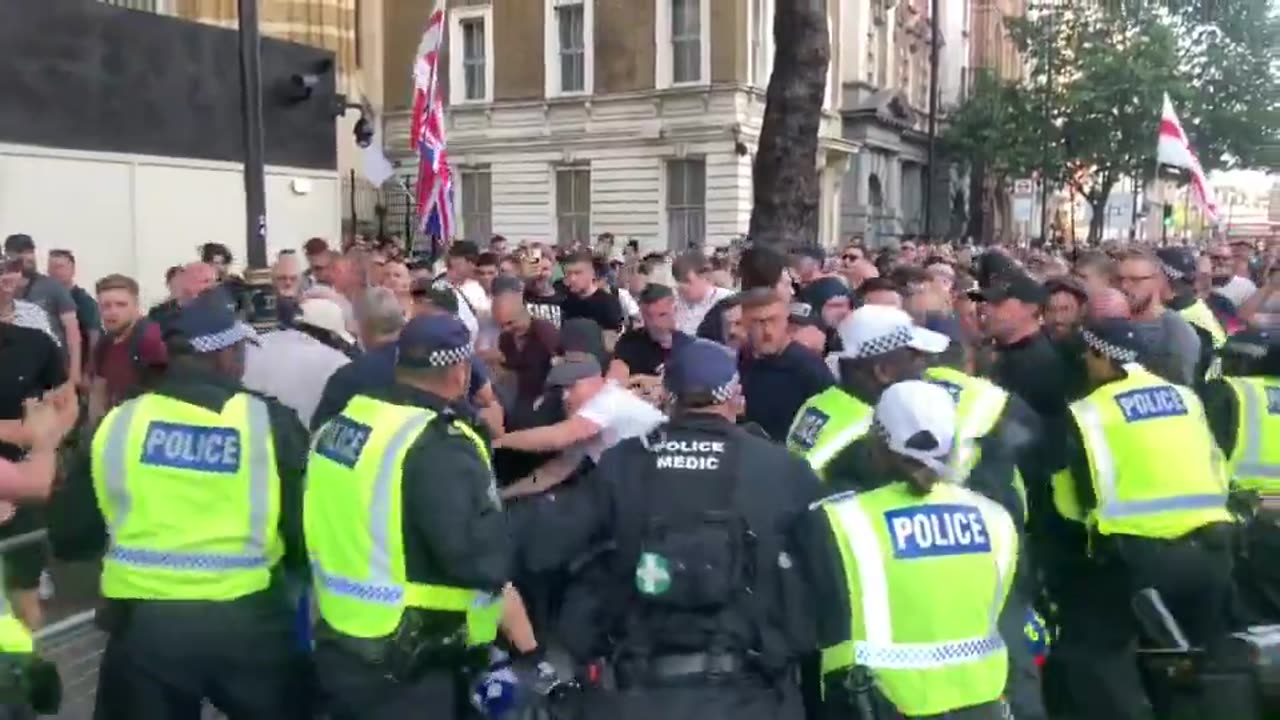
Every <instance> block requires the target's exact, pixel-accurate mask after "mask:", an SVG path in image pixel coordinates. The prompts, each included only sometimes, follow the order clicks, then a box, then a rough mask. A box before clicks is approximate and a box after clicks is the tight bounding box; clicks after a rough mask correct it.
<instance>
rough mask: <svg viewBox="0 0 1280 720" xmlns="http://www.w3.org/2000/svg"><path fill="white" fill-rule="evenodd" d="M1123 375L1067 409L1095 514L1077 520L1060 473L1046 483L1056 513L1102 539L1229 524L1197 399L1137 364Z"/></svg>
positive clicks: (1169, 534)
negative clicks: (1088, 527)
mask: <svg viewBox="0 0 1280 720" xmlns="http://www.w3.org/2000/svg"><path fill="white" fill-rule="evenodd" d="M1128 372H1129V375H1128V377H1125V378H1123V379H1120V380H1116V381H1114V382H1110V383H1107V384H1106V385H1103V386H1102V387H1100V388H1098V389H1097V390H1095V391H1094V392H1093V393H1092V394H1091V395H1089V397H1087V398H1085V399H1083V400H1079V401H1076V402H1074V403H1072V404H1071V415H1072V416H1073V417H1074V418H1075V421H1076V424H1077V426H1079V428H1080V437H1081V439H1082V441H1083V442H1084V450H1085V454H1086V455H1087V457H1088V460H1089V475H1090V476H1091V481H1092V483H1093V488H1094V494H1095V495H1096V497H1097V507H1095V508H1094V509H1093V510H1092V512H1090V514H1089V516H1088V517H1087V518H1086V517H1084V513H1083V511H1082V509H1081V508H1080V505H1079V502H1078V498H1077V496H1076V490H1075V486H1074V485H1073V484H1072V478H1071V474H1070V470H1069V469H1067V470H1063V471H1062V472H1060V473H1058V474H1057V475H1056V476H1054V478H1053V494H1054V504H1055V505H1056V506H1057V507H1058V511H1059V512H1060V513H1062V514H1063V516H1065V517H1067V518H1070V519H1073V520H1079V521H1087V522H1089V523H1090V524H1092V525H1094V526H1096V528H1097V530H1098V532H1099V533H1100V534H1103V535H1113V534H1122V535H1136V536H1139V537H1148V538H1166V539H1168V538H1176V537H1181V536H1182V535H1185V534H1186V533H1188V532H1191V531H1192V530H1195V529H1196V528H1199V527H1203V526H1204V525H1207V524H1209V523H1213V522H1219V521H1229V520H1230V519H1231V516H1230V514H1228V512H1227V509H1226V502H1227V475H1226V467H1225V463H1224V462H1223V458H1222V453H1221V451H1219V450H1218V446H1217V444H1216V443H1215V442H1214V440H1213V436H1212V435H1211V434H1210V432H1209V426H1208V423H1207V421H1206V419H1205V414H1204V407H1203V406H1202V405H1201V404H1200V400H1199V398H1197V397H1196V395H1195V393H1194V392H1192V391H1191V390H1190V389H1189V388H1185V387H1182V386H1180V385H1173V384H1170V383H1168V382H1166V381H1165V380H1164V379H1162V378H1160V377H1157V376H1155V375H1153V374H1151V373H1150V372H1148V371H1147V370H1146V369H1144V368H1143V367H1141V366H1140V365H1136V364H1135V365H1130V366H1129V368H1128Z"/></svg>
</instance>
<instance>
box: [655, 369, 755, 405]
mask: <svg viewBox="0 0 1280 720" xmlns="http://www.w3.org/2000/svg"><path fill="white" fill-rule="evenodd" d="M741 389H742V383H741V382H739V380H738V374H737V373H734V374H733V377H731V378H729V380H728V382H726V383H724V384H723V385H720V386H718V387H714V388H710V389H709V390H708V391H707V392H708V394H709V395H710V396H711V402H712V403H713V404H715V405H720V404H722V403H727V402H729V401H730V400H732V399H733V397H734V396H735V395H737V394H738V393H739V392H740V391H741ZM702 391H703V388H698V389H697V390H694V391H691V392H690V393H688V394H691V395H692V394H694V393H697V392H702ZM671 397H672V398H674V399H676V400H679V399H680V393H677V392H674V391H672V392H671Z"/></svg>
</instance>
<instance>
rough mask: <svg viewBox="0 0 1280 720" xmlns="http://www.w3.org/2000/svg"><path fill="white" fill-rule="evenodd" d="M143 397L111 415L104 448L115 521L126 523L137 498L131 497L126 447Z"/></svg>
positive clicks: (114, 523)
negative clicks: (127, 478) (127, 480)
mask: <svg viewBox="0 0 1280 720" xmlns="http://www.w3.org/2000/svg"><path fill="white" fill-rule="evenodd" d="M142 400H143V398H140V397H138V398H134V399H132V400H129V401H128V402H125V403H123V404H122V405H120V407H118V408H116V411H115V412H114V413H112V415H111V424H110V426H109V427H107V439H106V441H105V445H104V447H103V448H102V466H103V471H104V473H105V475H106V477H104V478H103V479H102V484H103V486H105V488H106V491H107V497H108V498H109V500H110V502H111V509H112V510H113V511H114V515H115V517H113V518H112V519H111V523H110V524H111V525H112V526H114V527H116V528H120V527H124V524H125V522H126V521H127V520H128V519H129V511H130V510H132V509H133V498H131V497H129V485H128V483H127V482H126V479H125V478H126V476H127V475H128V464H129V458H128V457H126V456H125V447H126V446H127V445H128V443H129V429H130V428H131V427H133V416H134V414H135V413H137V412H138V405H139V404H140V403H141V402H142Z"/></svg>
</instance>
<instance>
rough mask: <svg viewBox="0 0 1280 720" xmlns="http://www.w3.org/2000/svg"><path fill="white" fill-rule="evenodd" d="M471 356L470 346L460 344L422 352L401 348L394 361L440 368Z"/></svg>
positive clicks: (409, 365) (407, 364) (402, 363)
mask: <svg viewBox="0 0 1280 720" xmlns="http://www.w3.org/2000/svg"><path fill="white" fill-rule="evenodd" d="M470 358H471V346H470V345H462V346H460V347H453V348H437V349H435V350H430V351H427V352H424V353H417V352H413V348H410V352H408V353H406V352H405V351H404V350H401V351H400V352H399V353H398V356H397V358H396V362H397V363H398V364H400V365H405V366H408V367H416V368H442V367H449V366H450V365H458V364H460V363H463V362H466V361H467V360H469V359H470Z"/></svg>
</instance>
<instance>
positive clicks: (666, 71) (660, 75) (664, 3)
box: [653, 0, 715, 90]
mask: <svg viewBox="0 0 1280 720" xmlns="http://www.w3.org/2000/svg"><path fill="white" fill-rule="evenodd" d="M714 1H715V0H698V26H699V27H698V29H699V35H700V36H701V37H700V39H699V44H700V45H701V47H700V50H701V51H702V53H701V55H702V57H701V61H702V62H701V68H700V72H699V75H701V77H700V78H698V80H696V81H693V82H680V83H678V82H675V81H674V80H673V79H672V77H673V73H674V72H675V60H674V59H673V58H672V56H671V55H672V52H671V44H672V41H673V39H672V36H671V6H672V2H673V0H654V3H653V5H654V9H655V18H654V43H655V47H656V49H657V53H656V54H655V56H654V59H655V62H654V64H653V69H654V82H653V85H654V87H655V88H657V89H659V90H665V89H667V88H673V87H699V86H704V85H710V84H711V3H712V2H714Z"/></svg>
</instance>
